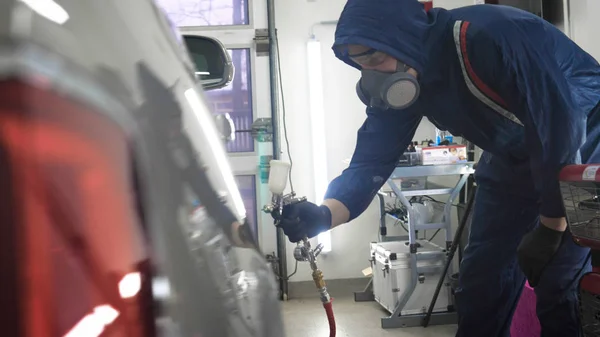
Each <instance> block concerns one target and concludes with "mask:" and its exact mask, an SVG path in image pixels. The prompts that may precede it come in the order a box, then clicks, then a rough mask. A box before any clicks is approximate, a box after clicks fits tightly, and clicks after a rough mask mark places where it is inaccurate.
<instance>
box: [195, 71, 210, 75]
mask: <svg viewBox="0 0 600 337" xmlns="http://www.w3.org/2000/svg"><path fill="white" fill-rule="evenodd" d="M194 73H195V74H196V75H210V72H208V71H196V72H194Z"/></svg>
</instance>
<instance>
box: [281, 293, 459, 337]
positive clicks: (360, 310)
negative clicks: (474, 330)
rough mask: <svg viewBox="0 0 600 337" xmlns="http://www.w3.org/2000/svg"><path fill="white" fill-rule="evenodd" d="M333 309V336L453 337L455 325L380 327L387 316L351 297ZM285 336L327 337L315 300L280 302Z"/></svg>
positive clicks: (340, 298) (373, 304)
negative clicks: (334, 324) (382, 318)
mask: <svg viewBox="0 0 600 337" xmlns="http://www.w3.org/2000/svg"><path fill="white" fill-rule="evenodd" d="M333 310H334V313H335V316H336V317H335V318H336V323H337V324H336V325H337V335H336V336H337V337H380V336H398V337H433V336H435V337H454V334H455V333H456V326H455V325H446V326H431V327H428V328H426V329H425V328H403V329H388V330H384V329H382V328H381V320H380V319H381V317H384V316H385V315H387V312H386V311H385V310H383V309H382V308H381V307H380V306H379V304H377V303H376V302H361V303H357V302H354V298H353V296H352V295H350V294H348V295H341V296H338V297H335V300H334V302H333ZM283 312H284V320H285V325H286V332H287V334H286V337H306V336H311V337H313V336H314V337H321V336H323V337H327V336H329V327H328V325H327V317H326V316H325V310H324V309H323V307H322V305H321V302H320V301H319V299H318V297H311V298H301V299H291V300H289V301H287V302H284V303H283Z"/></svg>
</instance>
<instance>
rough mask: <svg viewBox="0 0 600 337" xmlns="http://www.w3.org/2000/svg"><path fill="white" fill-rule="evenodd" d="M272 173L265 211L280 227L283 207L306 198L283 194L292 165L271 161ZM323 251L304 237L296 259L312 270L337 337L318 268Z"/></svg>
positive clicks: (330, 307)
mask: <svg viewBox="0 0 600 337" xmlns="http://www.w3.org/2000/svg"><path fill="white" fill-rule="evenodd" d="M270 166H271V172H270V173H269V190H270V191H271V194H272V197H271V204H269V205H265V207H263V211H264V212H266V213H269V214H271V215H272V216H273V218H274V219H275V225H276V226H278V225H279V223H280V221H281V218H282V215H283V214H282V213H283V207H284V206H288V205H293V204H296V203H300V202H304V201H306V197H300V198H298V197H296V193H294V191H292V192H291V193H289V194H283V192H284V190H285V187H286V185H287V180H288V176H289V171H290V164H289V163H286V162H284V161H280V160H271V163H270ZM321 250H323V245H322V244H318V245H317V246H316V247H315V248H314V249H313V248H312V247H311V244H310V241H308V237H306V236H305V237H304V238H303V239H302V241H300V242H298V244H297V245H296V248H295V249H294V258H295V259H296V260H297V261H301V262H308V263H309V264H310V269H311V270H312V278H313V281H314V282H315V286H316V287H317V290H318V291H319V296H320V298H321V302H323V307H325V311H326V313H327V319H328V321H329V331H330V332H329V336H330V337H334V336H335V330H336V329H335V319H334V316H333V307H332V304H331V296H329V292H328V291H327V285H326V284H325V280H324V278H323V272H321V270H320V269H319V267H318V266H317V256H319V254H320V253H321Z"/></svg>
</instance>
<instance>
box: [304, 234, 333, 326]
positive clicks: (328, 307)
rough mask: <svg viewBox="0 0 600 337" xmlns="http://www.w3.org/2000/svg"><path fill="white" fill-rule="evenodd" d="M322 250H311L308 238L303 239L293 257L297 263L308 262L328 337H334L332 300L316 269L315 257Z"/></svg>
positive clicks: (317, 248)
mask: <svg viewBox="0 0 600 337" xmlns="http://www.w3.org/2000/svg"><path fill="white" fill-rule="evenodd" d="M322 249H323V245H317V247H316V248H315V249H312V248H311V247H310V242H309V241H308V238H304V239H303V240H302V244H300V243H299V244H298V246H297V247H296V249H295V250H294V257H295V258H296V260H298V261H308V263H309V264H310V269H312V278H313V281H314V282H315V286H316V287H317V290H318V291H319V297H320V298H321V302H322V303H323V308H325V314H326V315H327V321H328V322H329V337H335V331H336V329H335V316H334V315H333V304H332V303H331V302H332V301H333V299H332V298H331V296H329V292H328V291H327V285H326V284H325V279H324V278H323V272H321V270H319V267H317V256H318V255H319V254H320V253H321V250H322Z"/></svg>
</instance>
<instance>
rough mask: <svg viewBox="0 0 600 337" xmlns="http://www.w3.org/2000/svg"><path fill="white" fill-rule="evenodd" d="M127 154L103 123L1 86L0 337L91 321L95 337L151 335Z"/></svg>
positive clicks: (66, 105)
mask: <svg viewBox="0 0 600 337" xmlns="http://www.w3.org/2000/svg"><path fill="white" fill-rule="evenodd" d="M128 152H129V149H128V142H127V139H126V136H125V134H124V132H123V131H122V129H121V128H120V127H119V126H118V125H117V124H116V123H114V122H113V121H112V120H111V119H109V118H107V117H106V116H104V115H103V114H101V113H98V112H97V111H95V110H92V109H89V108H87V107H86V106H85V105H83V104H79V103H77V102H75V101H73V100H69V99H67V98H65V97H63V96H61V95H59V94H56V93H54V92H51V91H46V90H42V89H39V88H36V87H33V86H30V85H27V84H24V83H21V82H18V81H6V82H0V172H1V173H2V177H1V178H0V179H2V182H0V184H1V185H2V187H1V188H0V202H1V203H2V205H1V206H0V208H1V209H2V210H1V211H0V247H2V248H1V249H2V250H0V254H2V255H1V256H0V263H1V265H0V267H1V269H0V273H1V274H2V275H1V276H0V282H1V284H0V314H1V315H3V316H4V317H10V318H11V320H10V321H7V324H8V326H6V325H4V324H3V326H2V329H3V332H2V335H7V336H28V337H29V336H32V337H33V336H35V337H46V336H48V337H50V336H52V337H54V336H65V335H68V333H69V332H71V333H72V334H73V331H74V329H75V330H76V329H77V327H79V329H81V327H82V326H83V327H84V328H85V327H86V326H87V327H92V325H93V324H94V323H96V324H99V322H100V323H102V324H104V325H103V326H102V329H101V330H98V327H96V328H95V329H96V330H94V331H100V332H99V334H97V335H98V336H149V335H150V334H151V333H150V331H148V330H147V329H148V326H150V325H149V324H145V323H148V322H144V320H146V319H150V318H149V317H146V318H144V314H143V312H145V310H146V308H145V307H144V306H145V303H147V301H148V300H149V299H148V298H147V297H148V296H149V291H148V289H144V287H147V285H148V284H150V282H149V280H146V279H145V278H147V277H148V273H147V270H141V267H140V266H147V261H146V260H147V256H146V252H145V249H144V242H143V237H142V232H141V228H140V227H139V223H138V214H136V207H135V206H136V203H135V194H134V191H133V190H132V186H133V184H132V179H131V178H132V177H131V175H132V169H131V165H130V156H129V153H128ZM7 247H8V248H7ZM7 271H8V273H7ZM128 275H134V276H128ZM138 276H139V278H137V277H138ZM124 279H126V281H125V282H126V283H125V286H124V285H123V284H124V283H123V280H124ZM138 281H139V282H138ZM138 286H139V287H140V289H133V288H135V287H138ZM123 287H125V292H126V294H127V296H122V295H121V293H122V292H123ZM5 299H6V301H4V300H5ZM17 308H18V310H17ZM98 308H101V309H102V308H103V309H106V308H110V309H111V310H114V311H111V310H108V309H107V310H98ZM114 313H116V315H113V314H114ZM108 314H111V315H110V316H111V317H112V318H114V319H110V320H109V319H108V318H107V317H108ZM113 316H114V317H113ZM95 318H98V320H96V321H94V319H95ZM82 322H83V323H82ZM86 324H87V325H86ZM145 329H146V330H145ZM76 331H81V330H76ZM90 331H91V330H90ZM87 335H88V336H95V335H96V334H93V333H92V334H87Z"/></svg>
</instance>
